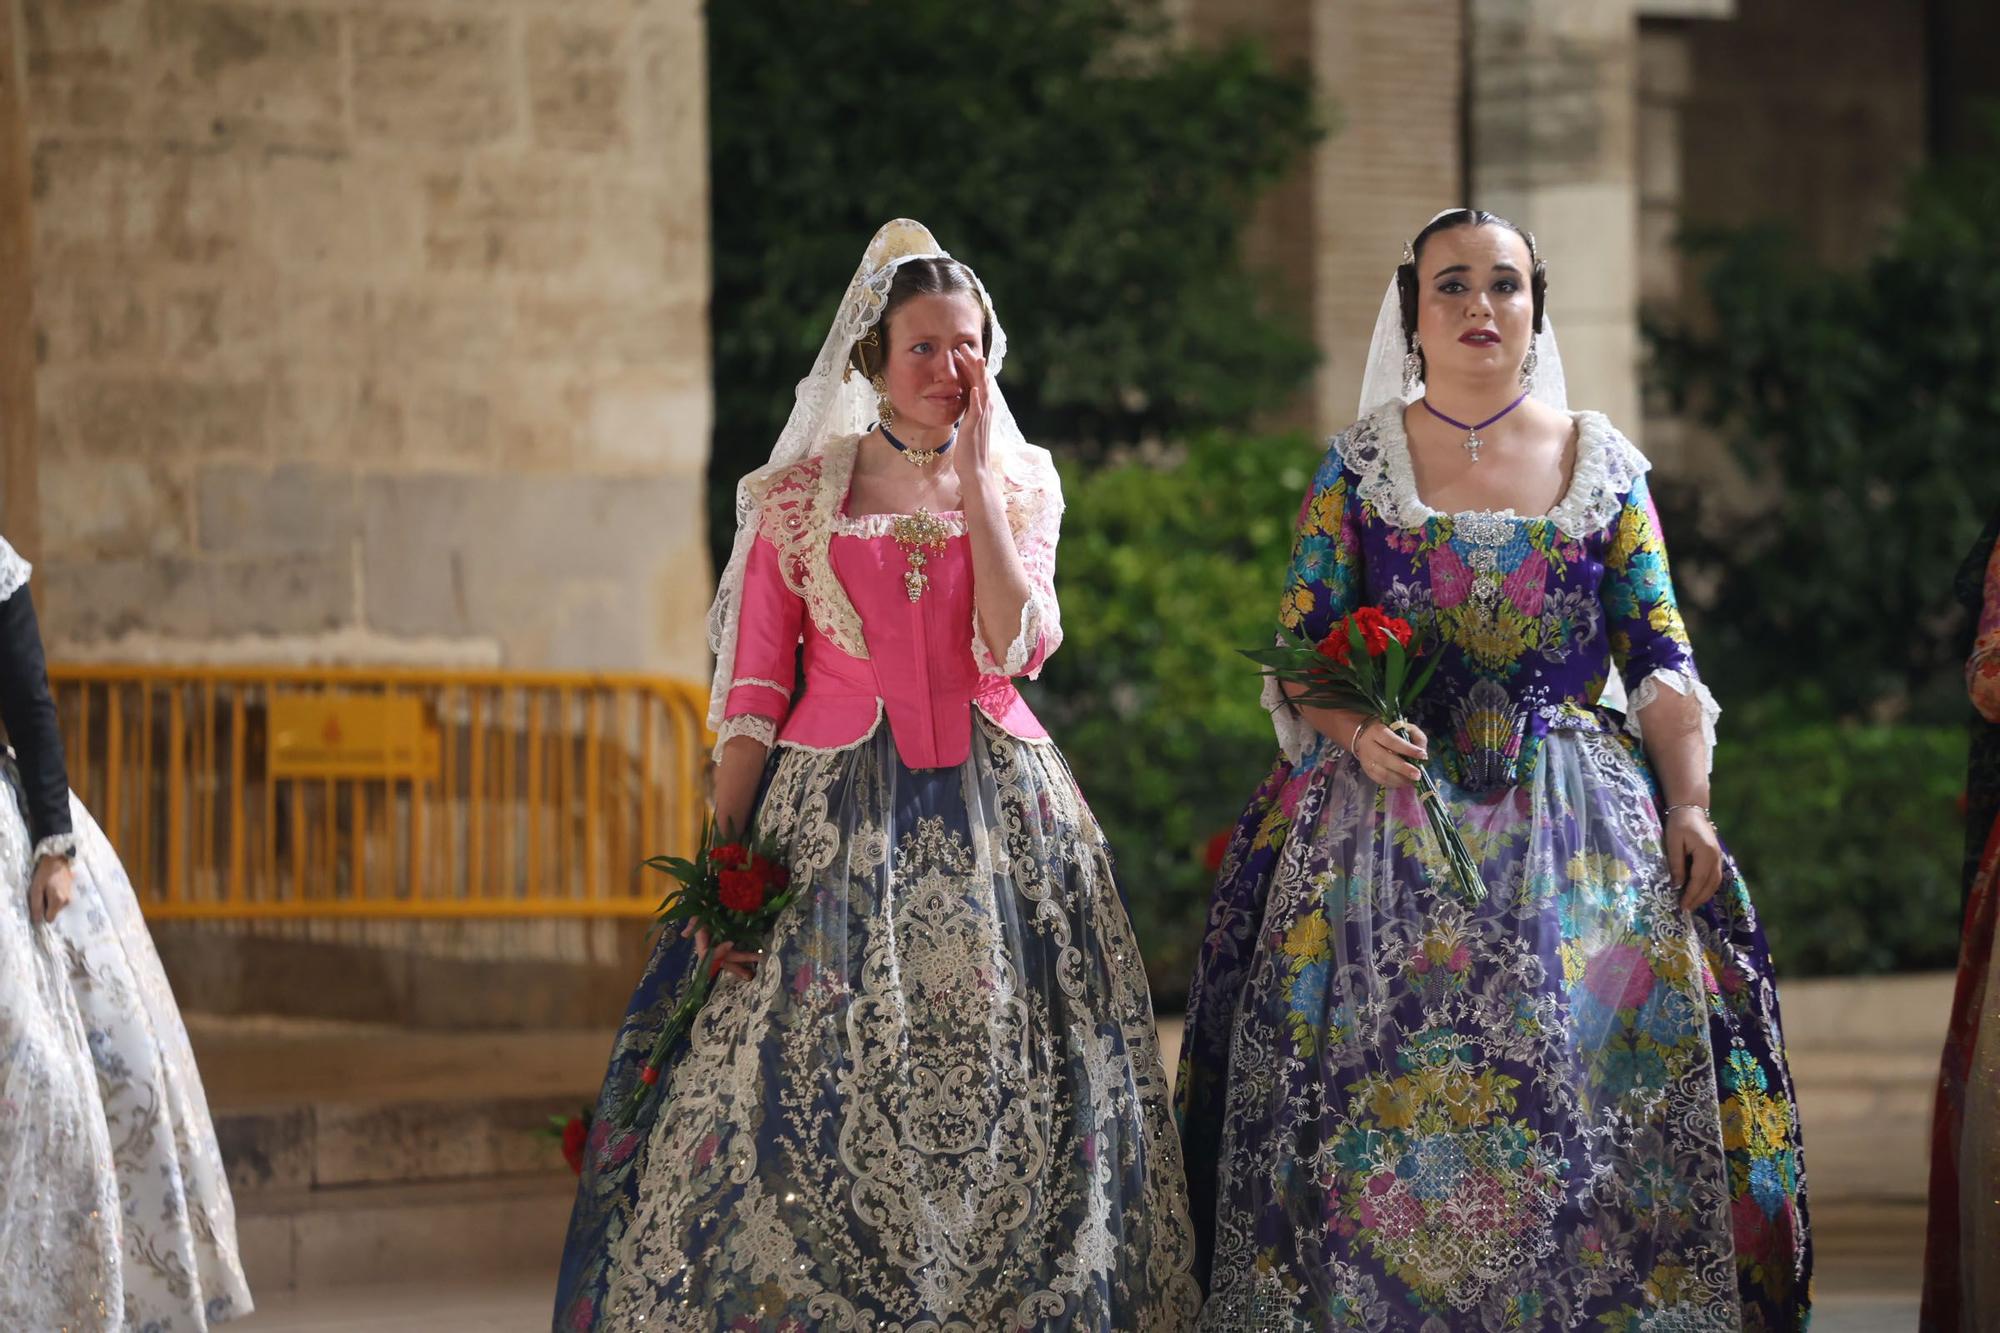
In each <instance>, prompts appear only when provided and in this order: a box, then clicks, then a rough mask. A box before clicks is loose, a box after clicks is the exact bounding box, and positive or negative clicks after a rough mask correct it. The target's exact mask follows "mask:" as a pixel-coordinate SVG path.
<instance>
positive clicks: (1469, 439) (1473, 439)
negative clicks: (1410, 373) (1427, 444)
mask: <svg viewBox="0 0 2000 1333" xmlns="http://www.w3.org/2000/svg"><path fill="white" fill-rule="evenodd" d="M1417 401H1418V402H1420V403H1422V404H1423V405H1424V411H1426V412H1428V413H1430V414H1431V415H1432V416H1434V417H1436V418H1437V419H1438V420H1439V421H1442V422H1443V423H1444V424H1445V425H1447V426H1455V427H1457V428H1458V429H1459V430H1462V431H1464V432H1465V452H1467V453H1468V454H1471V455H1472V461H1473V462H1475V463H1477V462H1478V461H1479V443H1480V441H1479V432H1480V431H1482V430H1485V429H1486V428H1487V427H1488V426H1490V425H1492V424H1493V423H1494V422H1496V421H1498V420H1499V419H1500V418H1502V417H1504V416H1506V415H1507V414H1508V413H1509V412H1512V411H1513V410H1514V409H1515V408H1517V407H1519V406H1520V405H1521V404H1522V403H1525V402H1527V401H1528V394H1527V393H1526V392H1523V393H1522V394H1521V396H1520V397H1519V398H1516V399H1515V400H1514V401H1513V402H1511V403H1509V404H1507V406H1505V407H1503V408H1501V409H1500V410H1499V411H1498V412H1495V413H1494V414H1493V415H1492V416H1490V417H1488V418H1486V420H1484V421H1482V422H1480V423H1479V424H1478V425H1476V426H1469V425H1467V424H1466V423H1465V422H1463V421H1460V420H1458V419H1456V418H1455V417H1448V416H1446V415H1445V414H1444V413H1442V412H1440V411H1438V410H1437V409H1436V408H1435V407H1432V406H1431V400H1430V399H1428V398H1419V399H1418V400H1417Z"/></svg>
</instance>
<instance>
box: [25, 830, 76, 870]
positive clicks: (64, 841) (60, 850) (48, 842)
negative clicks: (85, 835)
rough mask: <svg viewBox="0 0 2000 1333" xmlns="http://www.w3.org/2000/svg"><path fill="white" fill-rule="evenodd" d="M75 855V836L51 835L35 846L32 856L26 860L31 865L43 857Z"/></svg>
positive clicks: (69, 834)
mask: <svg viewBox="0 0 2000 1333" xmlns="http://www.w3.org/2000/svg"><path fill="white" fill-rule="evenodd" d="M75 855H76V834H74V833H52V834H50V835H49V836H48V837H46V838H43V839H42V840H41V841H40V842H38V843H36V844H35V851H34V855H33V856H31V857H29V858H28V864H30V865H33V864H35V863H36V862H38V861H40V860H41V859H42V858H43V857H45V856H62V857H74V856H75Z"/></svg>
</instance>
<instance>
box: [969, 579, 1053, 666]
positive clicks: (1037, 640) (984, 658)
mask: <svg viewBox="0 0 2000 1333" xmlns="http://www.w3.org/2000/svg"><path fill="white" fill-rule="evenodd" d="M972 642H973V646H974V648H975V649H976V650H977V651H976V656H977V657H978V659H979V671H980V674H981V675H987V676H1020V675H1026V676H1027V677H1028V678H1029V679H1030V680H1032V679H1034V678H1035V677H1036V676H1039V675H1040V674H1041V672H1042V664H1041V663H1040V662H1038V661H1036V660H1035V656H1036V653H1035V650H1036V649H1037V648H1038V647H1039V646H1040V645H1041V642H1042V607H1041V603H1040V602H1039V601H1037V600H1036V599H1035V598H1034V597H1032V596H1031V597H1029V598H1028V600H1027V601H1026V602H1023V603H1022V604H1021V628H1020V630H1019V631H1018V632H1017V633H1016V634H1015V635H1014V641H1013V642H1012V643H1010V644H1008V645H1007V654H1006V656H1005V657H1002V658H1000V659H998V660H996V659H995V658H994V656H993V650H992V649H991V648H989V647H987V646H986V635H985V634H984V632H982V630H981V629H980V625H979V609H978V608H977V607H976V606H975V607H974V608H973V612H972Z"/></svg>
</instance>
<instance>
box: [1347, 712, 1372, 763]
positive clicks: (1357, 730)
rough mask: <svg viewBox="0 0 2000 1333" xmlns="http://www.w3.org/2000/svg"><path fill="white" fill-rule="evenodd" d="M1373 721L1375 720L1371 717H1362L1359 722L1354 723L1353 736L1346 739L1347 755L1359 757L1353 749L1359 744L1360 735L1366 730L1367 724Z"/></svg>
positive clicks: (1357, 752)
mask: <svg viewBox="0 0 2000 1333" xmlns="http://www.w3.org/2000/svg"><path fill="white" fill-rule="evenodd" d="M1374 720H1375V719H1374V718H1372V717H1364V718H1362V719H1361V720H1360V721H1359V722H1357V723H1355V725H1354V734H1353V735H1352V736H1350V737H1348V740H1347V752H1348V753H1349V754H1351V755H1354V756H1355V757H1356V758H1359V757H1360V752H1359V751H1357V750H1356V749H1355V748H1354V747H1355V746H1357V745H1359V744H1361V733H1362V732H1364V731H1366V730H1368V724H1369V723H1370V722H1373V721H1374Z"/></svg>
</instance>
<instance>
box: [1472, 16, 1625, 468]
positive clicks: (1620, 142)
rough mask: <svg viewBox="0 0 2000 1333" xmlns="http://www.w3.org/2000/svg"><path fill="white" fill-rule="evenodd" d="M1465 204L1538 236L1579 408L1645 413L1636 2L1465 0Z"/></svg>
mask: <svg viewBox="0 0 2000 1333" xmlns="http://www.w3.org/2000/svg"><path fill="white" fill-rule="evenodd" d="M1471 15H1472V33H1471V41H1470V43H1469V48H1470V51H1471V56H1470V60H1471V77H1470V79H1469V84H1470V87H1471V90H1472V106H1471V115H1470V123H1471V133H1470V158H1471V163H1470V165H1471V180H1472V200H1471V202H1472V204H1473V205H1474V206H1475V207H1479V208H1485V209H1488V210H1490V211H1492V212H1495V213H1499V214H1501V215H1503V216H1505V217H1509V218H1512V219H1513V220H1514V221H1516V222H1518V223H1520V224H1521V225H1522V226H1524V227H1527V228H1529V229H1530V230H1531V231H1533V232H1534V233H1535V237H1536V240H1537V241H1538V243H1539V244H1540V247H1541V250H1542V253H1543V255H1544V256H1545V257H1546V258H1547V260H1548V263H1549V312H1550V314H1551V316H1552V317H1553V318H1554V319H1555V321H1556V329H1557V333H1558V335H1559V336H1560V337H1561V339H1562V352H1563V363H1564V368H1565V369H1566V371H1567V372H1568V375H1569V397H1570V403H1571V405H1572V406H1574V407H1585V408H1593V409H1596V410H1598V411H1602V412H1606V413H1608V414H1609V415H1610V417H1611V419H1612V420H1613V421H1614V422H1616V423H1617V424H1618V425H1619V427H1620V428H1621V429H1623V430H1624V431H1625V432H1627V433H1628V434H1630V435H1633V436H1635V437H1636V436H1637V435H1639V433H1640V429H1641V423H1640V413H1639V375H1638V359H1639V345H1638V343H1639V339H1638V322H1637V314H1638V294H1639V254H1638V237H1639V197H1638V188H1637V165H1636V164H1637V149H1638V144H1637V97H1636V95H1635V88H1636V86H1637V73H1638V69H1637V66H1638V24H1637V21H1636V16H1635V10H1634V0H1472V3H1471Z"/></svg>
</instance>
